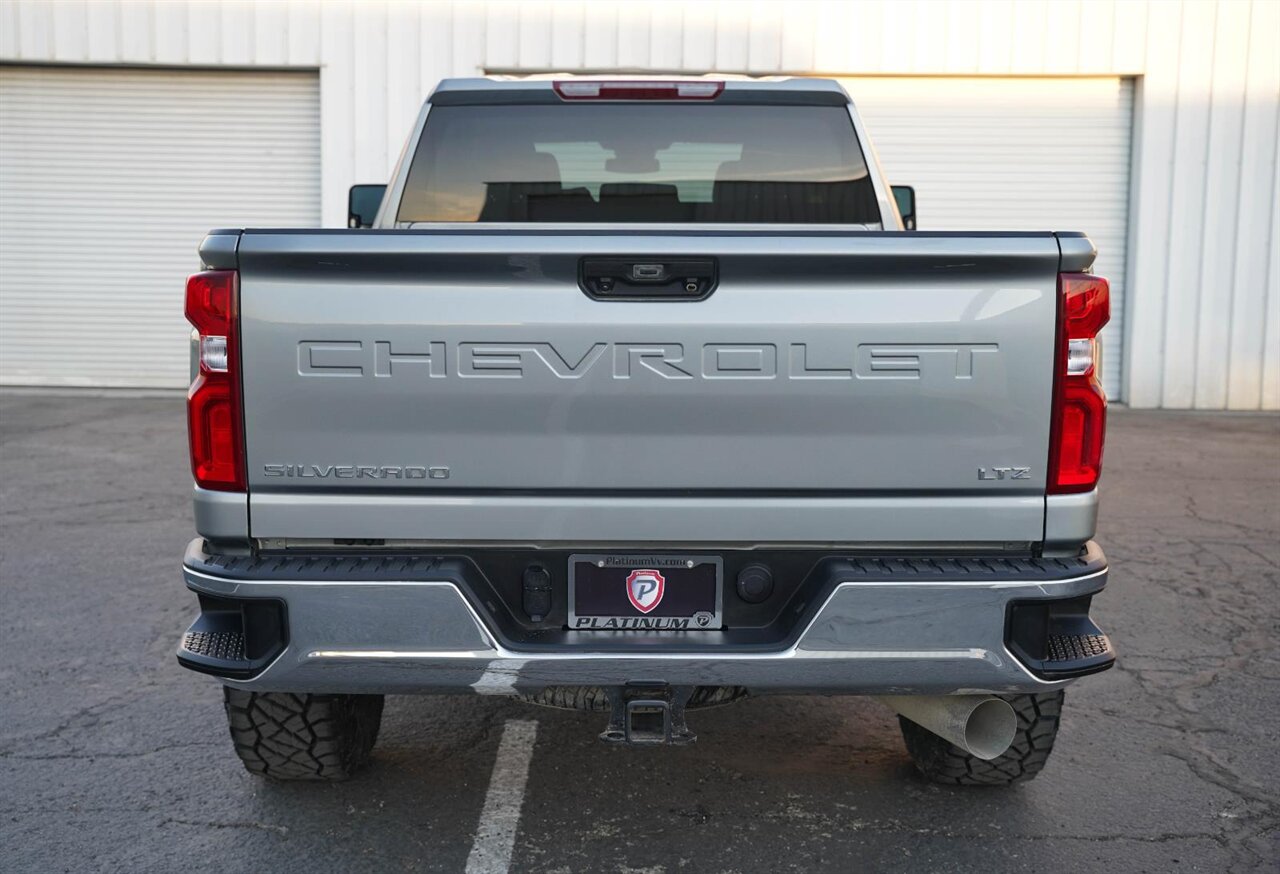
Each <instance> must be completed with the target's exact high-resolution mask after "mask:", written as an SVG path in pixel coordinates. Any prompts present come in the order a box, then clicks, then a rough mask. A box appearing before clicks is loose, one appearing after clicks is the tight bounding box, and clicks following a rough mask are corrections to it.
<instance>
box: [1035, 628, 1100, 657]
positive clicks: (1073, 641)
mask: <svg viewBox="0 0 1280 874" xmlns="http://www.w3.org/2000/svg"><path fill="white" fill-rule="evenodd" d="M1110 649H1111V641H1110V640H1108V639H1107V636H1106V635H1105V634H1070V635H1068V634H1053V635H1050V636H1049V657H1048V658H1047V659H1045V661H1049V662H1072V661H1078V660H1081V659H1089V658H1093V657H1094V656H1101V655H1106V654H1107V652H1108V651H1109V650H1110Z"/></svg>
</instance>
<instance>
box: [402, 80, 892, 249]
mask: <svg viewBox="0 0 1280 874" xmlns="http://www.w3.org/2000/svg"><path fill="white" fill-rule="evenodd" d="M398 219H399V220H400V221H402V222H601V223H609V222H720V223H727V222H756V223H770V224H774V223H817V222H821V223H832V224H875V223H878V222H879V221H880V212H879V208H878V207H877V205H876V198H875V192H874V190H873V189H872V186H871V177H870V176H869V175H868V173H867V165H866V161H865V160H864V159H863V156H862V151H861V149H860V148H859V146H858V141H857V138H856V136H855V135H854V132H853V124H852V122H851V121H850V119H849V113H848V111H847V110H846V109H844V108H843V107H839V106H743V105H727V106H713V105H707V104H688V105H673V104H670V103H662V104H634V103H630V104H616V103H615V104H606V103H597V104H586V105H584V104H565V105H559V104H545V105H542V104H539V105H532V106H439V107H434V108H433V109H432V110H431V113H430V115H428V116H427V124H426V128H425V129H424V130H423V135H422V141H421V142H420V143H419V145H418V149H417V152H416V153H415V154H414V158H413V163H412V165H411V166H410V169H409V178H408V182H407V184H406V186H405V192H404V196H403V198H402V199H401V202H400V213H399V216H398Z"/></svg>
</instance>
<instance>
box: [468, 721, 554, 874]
mask: <svg viewBox="0 0 1280 874" xmlns="http://www.w3.org/2000/svg"><path fill="white" fill-rule="evenodd" d="M537 736H538V723H536V722H532V721H529V720H512V721H511V722H508V723H506V724H505V725H503V726H502V740H501V741H500V742H499V743H498V757H497V758H496V759H495V760H494V762H493V774H492V775H491V776H490V777H489V791H488V793H487V794H486V795H485V799H484V809H483V810H481V811H480V823H479V825H477V826H476V837H475V841H473V842H472V844H471V855H469V856H467V874H507V871H508V870H509V869H510V868H511V853H512V850H513V849H514V848H515V844H516V829H517V828H518V827H519V825H520V808H521V806H522V805H523V804H524V787H525V784H526V783H528V782H529V762H530V761H531V760H532V759H533V742H534V741H535V740H536V739H537Z"/></svg>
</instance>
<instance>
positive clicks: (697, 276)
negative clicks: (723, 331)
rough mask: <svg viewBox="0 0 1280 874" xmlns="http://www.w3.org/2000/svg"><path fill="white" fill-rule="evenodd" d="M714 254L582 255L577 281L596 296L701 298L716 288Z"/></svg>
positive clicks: (620, 298)
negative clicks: (641, 256)
mask: <svg viewBox="0 0 1280 874" xmlns="http://www.w3.org/2000/svg"><path fill="white" fill-rule="evenodd" d="M718 276H719V271H718V270H717V267H716V259H714V258H676V259H671V258H666V259H664V258H660V257H655V258H634V257H627V258H583V259H582V261H581V262H579V264H578V285H579V286H580V287H581V288H582V290H583V291H585V292H586V293H587V294H588V295H589V296H591V297H593V298H595V299H596V300H702V299H703V298H705V297H707V296H708V295H709V294H711V292H713V291H715V288H716V280H717V278H718Z"/></svg>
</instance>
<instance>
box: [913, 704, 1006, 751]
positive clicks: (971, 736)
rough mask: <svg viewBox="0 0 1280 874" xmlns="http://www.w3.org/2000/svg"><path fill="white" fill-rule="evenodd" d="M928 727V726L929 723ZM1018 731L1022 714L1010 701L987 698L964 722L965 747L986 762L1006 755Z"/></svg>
mask: <svg viewBox="0 0 1280 874" xmlns="http://www.w3.org/2000/svg"><path fill="white" fill-rule="evenodd" d="M926 727H927V726H926ZM1017 733H1018V714H1016V713H1014V712H1013V708H1012V707H1010V706H1009V702H1008V701H1001V700H1000V699H999V698H987V699H986V700H984V701H982V702H981V703H979V704H978V706H977V707H974V708H973V712H971V713H970V714H969V718H968V720H966V721H965V725H964V745H963V746H964V748H965V749H966V750H968V751H969V752H970V753H971V754H973V755H974V756H977V757H978V758H979V759H982V760H983V761H988V762H989V761H991V760H992V759H998V758H999V757H1000V756H1003V755H1004V754H1005V753H1006V752H1007V751H1008V750H1009V747H1010V746H1011V745H1012V744H1013V738H1014V736H1015V735H1016V734H1017Z"/></svg>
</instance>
